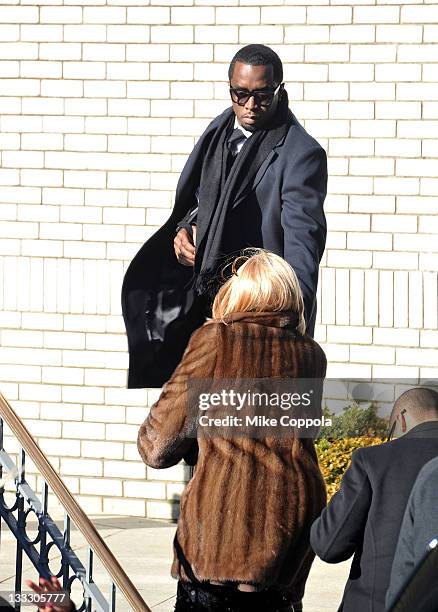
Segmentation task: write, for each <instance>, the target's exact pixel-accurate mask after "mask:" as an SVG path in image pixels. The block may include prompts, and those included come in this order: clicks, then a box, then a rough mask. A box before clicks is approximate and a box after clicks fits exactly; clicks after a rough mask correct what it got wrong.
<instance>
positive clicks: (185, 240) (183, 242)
mask: <svg viewBox="0 0 438 612" xmlns="http://www.w3.org/2000/svg"><path fill="white" fill-rule="evenodd" d="M192 230H193V240H192V238H191V237H190V234H189V232H188V231H187V230H186V229H184V228H181V229H180V230H179V232H178V233H177V235H176V236H175V239H174V241H173V248H174V249H175V255H176V258H177V260H178V261H179V263H180V264H182V265H183V266H194V265H195V244H196V225H192Z"/></svg>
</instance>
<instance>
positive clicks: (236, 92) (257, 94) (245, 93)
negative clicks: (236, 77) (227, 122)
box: [230, 83, 283, 106]
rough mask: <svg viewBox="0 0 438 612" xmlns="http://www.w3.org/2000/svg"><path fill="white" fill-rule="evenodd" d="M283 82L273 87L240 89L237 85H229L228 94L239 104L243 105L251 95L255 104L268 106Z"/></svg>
mask: <svg viewBox="0 0 438 612" xmlns="http://www.w3.org/2000/svg"><path fill="white" fill-rule="evenodd" d="M282 86H283V83H280V85H278V86H277V87H276V88H275V89H253V90H252V91H250V90H249V89H240V88H239V87H230V95H231V99H232V101H233V102H235V103H236V104H238V105H239V106H243V105H244V104H246V103H247V102H248V100H249V99H250V98H251V97H253V98H254V102H255V103H256V104H257V106H270V105H271V104H272V102H273V101H274V98H275V96H276V95H277V93H278V92H279V91H280V88H281V87H282Z"/></svg>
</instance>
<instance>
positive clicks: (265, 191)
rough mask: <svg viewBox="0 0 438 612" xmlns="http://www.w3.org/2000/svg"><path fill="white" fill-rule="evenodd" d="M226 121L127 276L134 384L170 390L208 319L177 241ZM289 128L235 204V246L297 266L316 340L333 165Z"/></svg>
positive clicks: (186, 174) (200, 146) (125, 304)
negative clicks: (329, 166) (198, 329)
mask: <svg viewBox="0 0 438 612" xmlns="http://www.w3.org/2000/svg"><path fill="white" fill-rule="evenodd" d="M224 112H228V113H229V110H227V111H224ZM222 117H223V114H222V115H220V116H219V117H216V119H214V120H213V121H212V122H211V123H210V125H209V126H208V127H207V129H206V130H205V132H204V133H203V134H202V136H201V137H200V139H199V141H198V142H197V144H196V146H195V148H194V149H193V151H192V153H191V154H190V156H189V158H188V160H187V163H186V164H185V166H184V168H183V171H182V173H181V176H180V179H179V181H178V185H177V190H176V196H175V207H174V209H173V212H172V215H171V216H170V218H169V220H168V221H167V222H166V224H165V225H164V226H163V227H162V228H160V229H159V230H158V232H157V233H156V234H154V235H153V236H152V237H151V238H150V239H149V240H148V242H146V243H145V244H144V245H143V247H142V248H141V250H140V251H139V253H138V254H137V255H136V257H135V258H134V260H133V261H132V262H131V265H130V266H129V268H128V270H127V273H126V275H125V279H124V283H123V288H122V309H123V316H124V319H125V325H126V331H127V335H128V346H129V355H130V361H129V376H128V386H129V387H148V386H150V387H155V386H161V385H163V384H164V382H166V381H167V380H168V378H169V377H170V375H171V373H172V372H173V370H174V368H175V367H176V365H177V364H178V362H179V361H180V359H181V357H182V353H183V351H184V349H185V347H186V345H187V341H188V339H189V337H190V335H191V333H192V332H193V331H194V329H196V327H198V326H199V325H200V324H201V323H202V320H203V314H202V313H201V312H200V309H199V307H198V305H197V302H196V299H194V297H193V292H190V291H188V287H189V285H190V281H191V276H192V273H193V270H192V269H190V268H187V267H185V266H182V265H181V264H179V263H178V262H177V260H176V257H175V254H174V250H173V239H174V235H175V227H176V226H177V224H178V222H179V221H181V219H182V218H183V217H184V216H185V215H186V213H187V212H188V211H189V210H190V209H192V208H194V207H195V206H196V204H197V202H196V197H195V192H196V189H197V187H198V183H199V176H200V168H201V166H202V161H203V154H202V152H203V150H204V147H205V145H206V144H207V143H208V142H209V139H210V136H211V134H212V131H213V130H214V129H215V128H216V127H217V125H218V123H220V122H221V121H222ZM289 123H290V127H289V130H288V131H287V133H286V136H285V137H284V138H282V139H281V140H280V141H279V142H278V143H277V144H276V145H275V146H274V148H273V150H272V151H271V153H270V154H269V155H268V157H267V158H266V160H265V161H264V162H263V163H262V165H261V166H260V168H259V170H258V172H257V173H256V175H255V178H254V181H253V183H252V185H251V186H250V188H249V189H248V190H247V191H246V192H245V193H244V195H243V196H242V197H240V199H239V200H238V201H235V202H233V205H232V210H231V213H230V215H231V217H230V218H231V220H232V221H233V223H231V224H230V223H229V222H228V221H227V226H228V227H231V228H232V231H231V232H229V234H228V238H229V247H230V248H231V246H232V247H234V248H239V249H240V248H243V247H245V246H259V247H264V248H266V249H269V250H271V251H273V252H274V253H277V254H278V255H280V256H282V257H284V258H285V259H286V260H287V261H288V262H289V263H290V264H291V265H292V266H293V268H294V269H295V271H296V273H297V276H298V280H299V282H300V285H301V288H302V291H303V295H304V305H305V311H306V312H305V314H306V321H307V326H308V333H309V334H310V335H313V328H314V323H315V314H316V289H317V283H318V269H319V262H320V260H321V257H322V254H323V252H324V247H325V239H326V221H325V216H324V211H323V202H324V198H325V195H326V189H327V160H326V154H325V151H324V150H323V149H322V147H321V146H320V145H319V144H318V143H317V142H316V140H314V139H313V138H312V137H311V136H310V135H309V134H308V133H307V132H306V131H305V129H304V128H303V127H302V126H301V125H300V124H299V123H298V121H297V120H296V118H295V117H294V116H293V114H292V113H289ZM199 205H200V206H202V202H200V204H199ZM197 239H201V237H200V236H197Z"/></svg>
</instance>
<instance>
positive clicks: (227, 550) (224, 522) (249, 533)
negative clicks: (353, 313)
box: [138, 313, 326, 601]
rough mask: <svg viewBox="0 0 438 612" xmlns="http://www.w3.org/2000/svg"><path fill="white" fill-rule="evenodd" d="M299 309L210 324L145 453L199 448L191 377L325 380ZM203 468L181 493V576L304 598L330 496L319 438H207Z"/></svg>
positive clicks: (157, 415) (144, 438)
mask: <svg viewBox="0 0 438 612" xmlns="http://www.w3.org/2000/svg"><path fill="white" fill-rule="evenodd" d="M295 324H296V320H295V318H294V316H293V315H291V314H290V313H241V314H235V315H232V316H231V318H230V322H229V323H228V324H224V323H222V322H217V321H214V322H213V321H210V322H208V323H206V324H204V325H203V326H202V327H201V328H200V329H198V330H197V331H196V332H195V333H194V334H193V335H192V337H191V340H190V343H189V345H188V347H187V349H186V352H185V353H184V356H183V359H182V361H181V363H180V364H179V366H178V367H177V368H176V370H175V372H174V374H173V376H172V377H171V379H170V380H169V382H168V383H167V384H166V385H165V386H164V387H163V390H162V393H161V396H160V398H159V399H158V401H157V402H156V403H155V404H154V405H153V406H152V408H151V410H150V414H149V415H148V417H147V418H146V420H145V422H144V423H143V425H142V426H141V427H140V431H139V435H138V449H139V452H140V454H141V456H142V458H143V460H144V461H145V463H147V464H148V465H150V466H152V467H155V468H165V467H169V466H171V465H175V464H176V463H177V462H178V461H180V460H181V458H183V457H184V456H186V455H187V454H188V453H190V451H191V449H192V447H193V444H194V443H196V442H195V441H194V440H193V439H191V438H188V437H187V429H188V427H189V425H190V423H188V421H189V420H190V417H189V416H188V413H187V395H186V390H187V383H188V381H190V380H191V379H193V378H203V377H205V378H228V379H230V378H231V379H234V378H235V379H239V378H266V377H282V378H323V377H324V376H325V371H326V358H325V355H324V352H323V351H322V349H321V348H320V347H319V345H318V344H317V343H316V342H315V341H314V340H312V339H311V338H310V337H309V336H301V335H299V334H298V333H297V332H296V331H295ZM198 443H199V458H198V463H197V466H196V470H195V474H194V476H193V478H192V480H191V481H190V482H189V483H188V485H187V487H186V489H185V490H184V492H183V494H182V496H181V511H180V518H179V522H178V528H177V534H176V537H175V557H174V562H173V566H172V575H173V576H174V577H178V578H180V579H182V580H191V581H194V580H201V581H202V580H211V581H218V582H227V581H233V582H236V581H237V582H241V583H250V584H253V585H257V586H259V587H267V586H274V587H280V588H282V589H284V590H287V591H291V592H292V593H294V594H296V600H297V601H298V600H299V599H301V597H302V595H303V592H304V585H305V581H306V579H307V575H308V573H309V571H310V566H311V564H312V561H313V553H312V552H311V549H310V546H309V531H310V526H311V524H312V522H313V520H314V519H315V518H316V517H317V516H319V514H320V512H321V510H322V508H323V507H324V505H325V503H326V494H325V485H324V482H323V479H322V475H321V472H320V470H319V467H318V460H317V457H316V452H315V448H314V444H313V441H312V440H311V439H298V438H287V439H284V438H283V439H275V438H272V437H267V438H261V439H249V438H247V437H246V438H245V437H237V438H233V439H225V438H221V437H212V438H206V437H199V439H198Z"/></svg>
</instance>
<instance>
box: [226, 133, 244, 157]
mask: <svg viewBox="0 0 438 612" xmlns="http://www.w3.org/2000/svg"><path fill="white" fill-rule="evenodd" d="M241 140H245V134H244V133H243V132H242V130H240V129H239V128H235V129H234V130H233V132H232V134H231V136H230V137H229V139H228V142H227V145H228V149H229V150H230V151H232V152H233V153H234V154H235V155H237V151H236V150H235V148H234V147H233V145H234V144H237V143H238V142H240V141H241Z"/></svg>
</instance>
